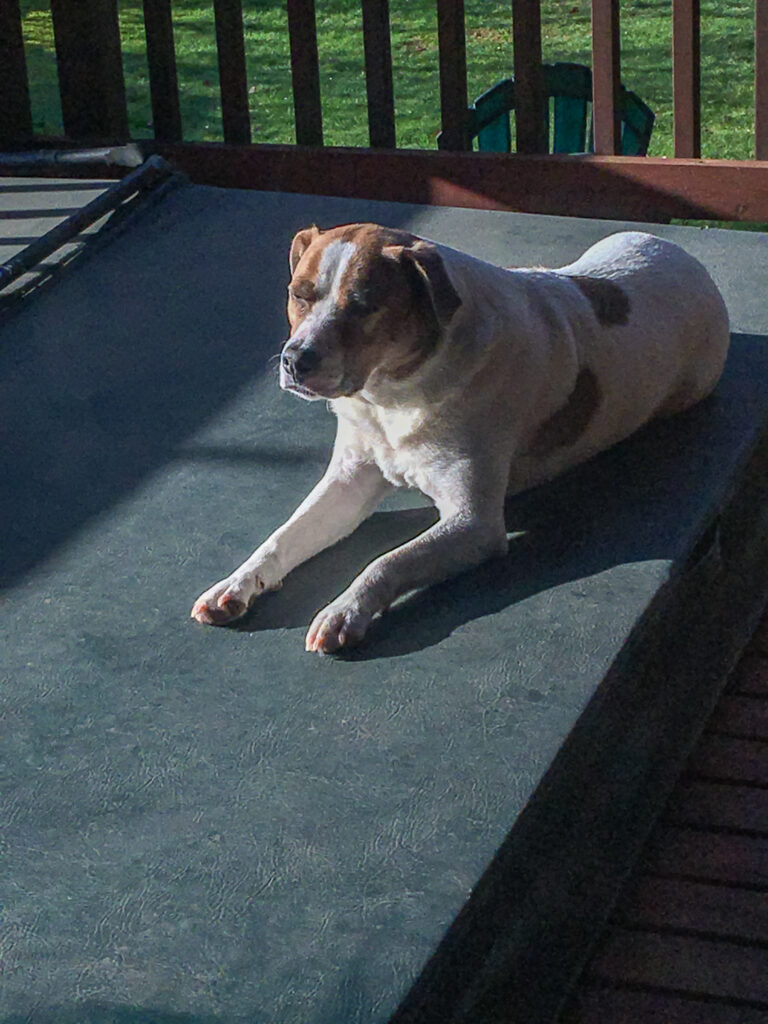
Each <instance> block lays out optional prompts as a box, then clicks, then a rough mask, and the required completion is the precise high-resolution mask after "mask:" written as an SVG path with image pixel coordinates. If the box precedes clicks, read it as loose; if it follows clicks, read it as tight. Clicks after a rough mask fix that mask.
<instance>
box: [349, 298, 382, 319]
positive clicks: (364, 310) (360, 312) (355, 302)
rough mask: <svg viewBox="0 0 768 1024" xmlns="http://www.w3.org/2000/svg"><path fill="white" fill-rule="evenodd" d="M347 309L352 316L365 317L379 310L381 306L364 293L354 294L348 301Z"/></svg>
mask: <svg viewBox="0 0 768 1024" xmlns="http://www.w3.org/2000/svg"><path fill="white" fill-rule="evenodd" d="M347 310H348V311H349V312H350V313H351V314H352V316H357V317H364V316H370V315H371V314H372V313H376V312H378V310H379V306H377V305H376V303H375V302H371V301H370V299H367V298H365V297H364V296H362V295H352V296H350V299H349V301H348V303H347Z"/></svg>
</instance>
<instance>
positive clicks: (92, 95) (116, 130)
mask: <svg viewBox="0 0 768 1024" xmlns="http://www.w3.org/2000/svg"><path fill="white" fill-rule="evenodd" d="M51 14H52V16H53V33H54V37H55V41H56V62H57V65H58V71H59V91H60V93H61V113H62V118H63V121H64V132H65V134H66V135H68V136H69V137H70V138H72V139H78V140H83V141H86V140H99V141H120V142H123V141H125V140H126V139H127V138H128V113H127V110H126V105H125V84H124V81H123V59H122V52H121V47H120V26H119V23H118V20H117V0H51Z"/></svg>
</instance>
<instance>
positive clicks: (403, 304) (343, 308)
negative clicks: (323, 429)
mask: <svg viewBox="0 0 768 1024" xmlns="http://www.w3.org/2000/svg"><path fill="white" fill-rule="evenodd" d="M290 267H291V275H292V276H291V283H290V285H289V287H288V320H289V322H290V325H291V336H290V338H289V339H288V341H287V342H286V343H285V345H284V347H283V351H282V353H281V356H280V386H281V387H282V388H284V389H285V390H288V391H293V392H295V393H296V394H298V395H300V396H301V397H302V398H306V399H310V400H311V399H314V398H340V397H342V396H348V395H354V394H355V393H356V392H358V391H360V390H361V389H362V388H364V387H365V385H366V382H368V381H369V380H370V379H371V378H372V376H374V375H376V376H378V377H379V379H381V378H385V379H389V380H403V379H405V378H407V377H409V376H410V375H411V374H412V373H413V372H414V371H415V370H416V369H417V368H418V367H419V366H420V365H421V364H422V363H423V362H424V361H425V360H426V359H428V358H429V357H430V356H431V355H432V354H433V352H434V351H435V349H436V348H437V346H438V344H439V341H440V338H441V335H442V334H443V332H444V330H445V328H446V327H447V326H448V324H449V323H450V321H451V318H452V317H453V315H454V313H455V312H456V310H457V309H458V307H459V306H460V305H461V299H460V298H459V296H458V295H457V293H456V291H455V289H454V287H453V285H452V284H451V281H450V279H449V277H448V274H447V273H446V270H445V267H444V266H443V261H442V258H441V257H440V254H439V253H438V251H437V248H436V247H435V246H434V245H432V244H430V243H429V242H425V241H423V240H422V239H420V238H416V237H415V236H414V235H409V234H408V233H407V232H405V231H397V230H393V229H390V228H383V227H379V226H377V225H375V224H348V225H344V226H342V227H336V228H331V229H330V230H329V231H320V230H319V229H318V228H316V227H311V228H305V229H304V230H303V231H300V232H299V233H298V234H297V235H296V236H295V238H294V239H293V243H292V245H291V254H290Z"/></svg>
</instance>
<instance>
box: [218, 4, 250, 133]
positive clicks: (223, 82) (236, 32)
mask: <svg viewBox="0 0 768 1024" xmlns="http://www.w3.org/2000/svg"><path fill="white" fill-rule="evenodd" d="M213 13H214V17H215V19H216V50H217V52H218V56H219V89H220V92H221V120H222V124H223V127H224V141H225V142H228V143H230V144H232V145H247V144H248V143H249V142H250V141H251V117H250V113H249V111H248V73H247V71H246V67H245V35H244V31H243V5H242V0H213Z"/></svg>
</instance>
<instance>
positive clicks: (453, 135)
mask: <svg viewBox="0 0 768 1024" xmlns="http://www.w3.org/2000/svg"><path fill="white" fill-rule="evenodd" d="M437 39H438V46H439V48H440V108H441V111H442V122H443V132H442V143H443V148H444V149H459V150H460V149H470V148H471V147H470V143H469V139H468V138H467V50H466V39H465V33H464V0H437Z"/></svg>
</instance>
